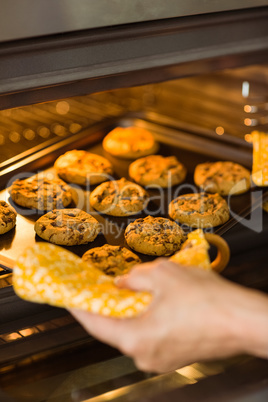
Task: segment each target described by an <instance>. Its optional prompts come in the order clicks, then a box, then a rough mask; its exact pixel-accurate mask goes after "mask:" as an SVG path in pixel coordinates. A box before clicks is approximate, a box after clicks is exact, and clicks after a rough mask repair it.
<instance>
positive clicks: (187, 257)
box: [170, 229, 211, 269]
mask: <svg viewBox="0 0 268 402" xmlns="http://www.w3.org/2000/svg"><path fill="white" fill-rule="evenodd" d="M209 247H210V246H209V243H208V242H207V240H206V239H205V236H204V233H203V231H202V229H197V230H194V231H193V232H191V233H189V234H188V238H187V240H186V241H185V243H184V244H183V246H182V248H181V250H180V251H178V252H177V253H176V254H174V255H173V256H172V257H171V258H170V260H171V261H173V262H176V263H178V264H182V265H186V266H195V267H200V268H203V269H211V264H210V259H209V254H208V250H209Z"/></svg>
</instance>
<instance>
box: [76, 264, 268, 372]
mask: <svg viewBox="0 0 268 402" xmlns="http://www.w3.org/2000/svg"><path fill="white" fill-rule="evenodd" d="M118 286H120V287H127V288H131V289H133V290H145V291H149V292H151V293H152V294H153V301H152V303H151V305H150V306H149V308H148V310H147V311H146V312H144V313H143V314H142V315H140V316H138V317H136V318H129V319H115V318H108V317H103V316H99V315H94V314H92V313H88V312H85V311H81V310H75V309H72V310H70V312H71V313H72V314H73V315H74V316H75V317H76V318H77V320H78V321H79V322H80V323H81V324H82V325H83V326H84V328H85V329H86V330H87V331H88V332H89V333H91V334H92V335H93V336H95V337H96V338H98V339H99V340H101V341H102V342H105V343H108V344H110V345H111V346H113V347H116V348H118V349H119V350H120V351H121V352H122V353H124V354H126V355H128V356H130V357H132V358H133V359H134V361H135V363H136V365H137V367H138V368H139V369H141V370H144V371H153V372H167V371H170V370H174V369H177V368H179V367H182V366H184V365H186V364H190V363H193V362H194V361H197V360H207V359H212V358H213V359H214V358H222V357H227V356H230V355H233V354H237V353H242V352H243V353H244V352H253V353H255V354H258V355H261V354H262V353H263V348H264V347H265V345H264V343H265V341H262V342H261V343H262V345H259V349H256V350H251V349H250V346H249V345H251V344H252V341H253V340H254V336H255V333H251V332H252V330H250V328H251V325H254V320H255V321H256V319H257V320H259V321H257V322H255V324H256V325H257V323H259V324H260V325H261V326H262V325H264V327H265V328H264V329H265V331H266V329H267V333H268V327H266V326H265V317H266V322H267V315H266V314H267V306H268V302H267V298H266V297H265V296H263V295H261V294H259V293H258V292H255V291H252V290H248V289H245V288H242V287H240V286H238V285H235V284H233V283H231V282H229V281H227V280H225V279H223V278H222V277H220V276H219V275H218V274H215V273H214V272H210V271H203V270H201V269H198V268H195V267H191V268H186V267H182V266H178V265H177V264H174V263H172V262H170V261H168V260H165V259H158V260H156V261H154V262H153V263H148V264H142V265H140V266H137V267H136V268H134V269H133V270H132V271H131V272H130V273H129V275H127V276H126V277H121V278H120V279H119V281H118ZM255 310H256V311H257V310H258V311H259V310H260V311H261V313H263V314H259V316H258V317H257V318H256V317H255V316H256V314H255V313H256V311H255ZM265 311H266V314H265ZM254 312H255V313H254ZM254 317H255V318H254ZM251 320H253V321H252V322H251ZM247 326H249V327H250V328H247ZM245 331H246V332H247V337H245V334H244V332H245ZM266 339H267V338H266Z"/></svg>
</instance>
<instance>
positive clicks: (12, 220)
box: [0, 200, 17, 234]
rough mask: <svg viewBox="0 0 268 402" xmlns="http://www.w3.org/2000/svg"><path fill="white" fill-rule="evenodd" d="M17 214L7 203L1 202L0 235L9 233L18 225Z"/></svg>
mask: <svg viewBox="0 0 268 402" xmlns="http://www.w3.org/2000/svg"><path fill="white" fill-rule="evenodd" d="M16 218H17V212H16V211H15V209H14V208H12V206H11V205H9V204H8V203H7V202H5V201H2V200H0V234H4V233H6V232H9V230H11V229H13V228H14V226H15V225H16Z"/></svg>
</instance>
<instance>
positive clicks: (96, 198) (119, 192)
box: [90, 178, 149, 216]
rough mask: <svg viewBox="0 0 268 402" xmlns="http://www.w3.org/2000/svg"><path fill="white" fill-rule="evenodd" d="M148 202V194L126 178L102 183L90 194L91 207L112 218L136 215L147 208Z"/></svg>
mask: <svg viewBox="0 0 268 402" xmlns="http://www.w3.org/2000/svg"><path fill="white" fill-rule="evenodd" d="M148 202H149V196H148V194H147V192H146V191H145V190H144V189H143V188H142V187H141V186H139V185H138V184H135V183H132V182H131V181H128V180H126V179H125V178H122V179H120V180H113V181H107V182H105V183H102V184H100V185H99V186H98V187H96V188H95V189H94V190H93V191H92V193H91V194H90V205H91V206H92V207H93V208H94V209H96V210H97V211H99V212H102V213H104V214H107V215H112V216H129V215H136V214H138V213H139V212H141V211H142V210H143V209H144V208H146V206H147V204H148Z"/></svg>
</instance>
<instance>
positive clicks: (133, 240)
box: [125, 216, 186, 256]
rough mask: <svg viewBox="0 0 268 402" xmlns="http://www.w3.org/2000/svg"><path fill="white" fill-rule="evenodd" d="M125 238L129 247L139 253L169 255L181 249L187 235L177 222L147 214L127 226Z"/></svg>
mask: <svg viewBox="0 0 268 402" xmlns="http://www.w3.org/2000/svg"><path fill="white" fill-rule="evenodd" d="M125 239H126V242H127V244H128V245H129V247H131V248H132V249H133V250H135V251H137V252H139V253H142V254H148V255H156V256H168V255H171V254H173V253H175V252H176V251H178V250H179V249H180V247H181V245H182V243H183V242H184V241H185V239H186V236H185V233H184V232H183V230H182V228H181V227H180V226H179V225H178V224H177V223H176V222H173V221H171V220H170V219H166V218H161V217H152V216H147V217H146V218H140V219H136V220H135V221H134V222H131V223H130V224H129V225H128V226H127V228H126V230H125Z"/></svg>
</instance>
